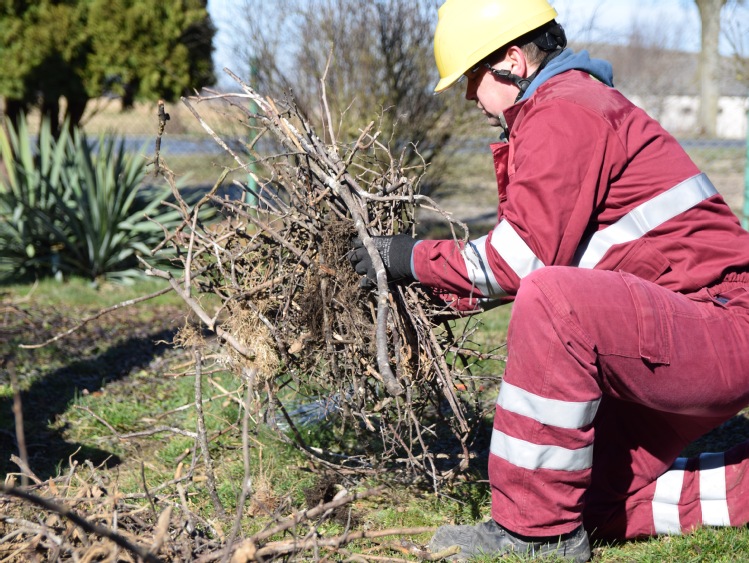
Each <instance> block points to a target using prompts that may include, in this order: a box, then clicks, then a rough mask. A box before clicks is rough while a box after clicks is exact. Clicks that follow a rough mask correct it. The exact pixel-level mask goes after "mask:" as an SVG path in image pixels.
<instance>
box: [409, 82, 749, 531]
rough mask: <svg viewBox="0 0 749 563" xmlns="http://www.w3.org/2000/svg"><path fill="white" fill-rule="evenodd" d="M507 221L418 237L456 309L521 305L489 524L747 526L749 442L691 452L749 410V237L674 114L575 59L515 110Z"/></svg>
mask: <svg viewBox="0 0 749 563" xmlns="http://www.w3.org/2000/svg"><path fill="white" fill-rule="evenodd" d="M505 118H506V120H507V123H508V126H509V131H510V134H509V138H508V142H507V143H503V144H498V145H494V146H493V147H492V149H493V152H494V158H495V168H496V173H497V180H498V185H499V216H498V223H497V225H496V227H495V228H494V229H493V230H492V231H491V232H490V233H489V234H488V235H487V236H485V237H482V238H479V239H477V240H473V241H469V242H468V243H467V244H466V245H465V246H464V245H462V244H459V243H455V242H454V241H451V240H442V241H430V240H424V241H420V242H419V243H418V244H417V245H416V246H415V247H414V251H413V256H412V260H413V271H414V273H415V275H416V277H417V279H418V280H419V281H420V282H421V283H423V284H425V285H428V286H431V287H434V288H436V289H437V290H439V291H441V292H442V293H444V294H446V295H447V294H450V295H453V296H455V298H456V300H455V301H454V305H455V306H457V307H459V308H467V307H473V306H476V305H478V306H479V307H480V306H481V305H482V304H483V303H484V302H485V301H490V300H497V299H499V300H507V301H510V300H513V299H514V301H515V303H514V306H513V312H512V319H511V321H510V329H509V335H508V352H509V354H508V362H507V369H506V373H505V377H504V381H503V383H502V386H501V390H500V393H499V398H498V399H497V405H496V414H495V418H494V429H493V433H492V439H491V453H490V456H489V480H490V483H491V488H492V517H493V518H494V519H495V520H496V521H497V522H498V523H499V524H501V525H502V526H505V527H506V528H508V529H509V530H511V531H513V532H515V533H519V534H525V535H529V536H549V535H556V534H563V533H566V532H570V531H572V530H573V529H575V528H576V527H577V526H578V525H579V524H580V523H581V522H584V524H585V527H586V529H587V530H588V532H589V533H591V534H592V535H594V536H597V537H618V538H634V537H642V536H650V535H655V534H658V533H681V532H682V531H687V530H689V529H692V528H694V527H695V526H698V525H702V524H704V525H733V526H736V525H742V524H744V523H746V522H747V521H749V490H748V489H749V477H748V478H747V479H743V477H744V473H745V472H746V470H747V469H749V444H743V445H741V446H738V447H736V448H734V449H733V450H731V451H729V452H725V453H710V454H702V455H701V456H699V458H694V459H689V460H687V459H684V458H679V457H678V456H679V454H680V452H681V451H682V450H683V448H684V447H685V446H687V445H688V444H689V443H690V442H692V441H694V440H695V439H696V438H698V437H699V436H701V435H703V434H704V433H706V432H707V431H709V430H710V429H712V428H714V427H716V426H718V425H720V424H721V423H722V422H724V421H725V420H727V419H729V418H731V417H732V416H733V415H735V414H736V413H737V412H738V411H739V410H741V409H742V408H743V407H745V406H746V405H748V404H749V233H748V232H746V231H744V230H743V229H742V228H741V226H740V224H739V222H738V220H737V218H736V217H735V215H734V214H733V213H732V212H731V210H730V209H729V208H728V206H727V205H726V203H725V201H724V200H723V198H722V197H721V196H720V195H719V194H718V193H717V192H716V191H715V188H714V187H713V186H712V184H711V183H710V181H709V180H708V179H707V177H706V176H705V175H704V174H700V172H699V170H698V169H697V167H696V166H695V164H694V163H693V162H692V161H691V160H690V158H689V157H688V156H687V155H686V153H685V152H684V151H683V150H682V148H681V147H680V146H679V144H678V143H677V141H676V140H675V139H674V138H673V137H672V136H671V135H669V134H668V133H667V132H666V131H664V130H663V129H662V128H661V126H660V125H659V124H658V123H657V122H656V121H655V120H653V119H651V118H650V117H648V116H647V114H646V113H645V112H643V111H642V110H640V109H638V108H637V107H636V106H634V105H633V104H632V103H631V102H629V101H628V100H627V99H626V98H625V97H624V96H622V95H621V94H620V93H619V92H617V91H616V90H615V89H613V88H609V87H607V86H605V85H603V84H601V83H599V82H596V81H594V80H593V79H592V78H591V77H590V76H589V75H587V74H585V73H583V72H580V71H576V70H572V71H567V72H564V73H562V74H560V75H558V76H555V77H553V78H551V79H549V80H548V81H547V82H546V83H544V84H542V85H541V86H539V88H538V90H537V91H536V92H535V93H534V94H533V95H532V96H531V97H530V98H529V99H527V100H524V101H521V102H519V103H517V104H515V105H514V106H512V107H511V108H509V109H508V110H507V111H506V112H505Z"/></svg>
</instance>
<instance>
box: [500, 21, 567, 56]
mask: <svg viewBox="0 0 749 563" xmlns="http://www.w3.org/2000/svg"><path fill="white" fill-rule="evenodd" d="M566 45H567V38H566V37H565V34H564V29H563V28H562V26H561V25H559V24H558V23H557V21H556V20H551V21H550V22H548V23H546V24H544V25H542V26H541V27H537V28H536V29H534V30H531V31H529V32H528V33H526V34H525V35H521V36H520V37H518V38H517V39H514V40H513V41H511V42H510V43H508V44H507V45H505V46H504V47H501V48H500V49H497V50H496V51H494V53H492V54H491V55H489V56H488V57H486V59H485V60H486V61H487V62H488V63H490V64H494V63H496V62H497V61H499V60H500V59H503V58H504V56H505V55H506V54H507V50H508V49H509V48H510V47H512V46H516V47H520V49H521V50H522V51H523V54H524V55H525V58H526V59H527V60H528V63H529V64H531V65H540V64H541V63H542V62H543V61H544V59H545V58H546V57H547V56H548V55H549V53H550V52H551V51H556V50H557V49H564V47H565V46H566Z"/></svg>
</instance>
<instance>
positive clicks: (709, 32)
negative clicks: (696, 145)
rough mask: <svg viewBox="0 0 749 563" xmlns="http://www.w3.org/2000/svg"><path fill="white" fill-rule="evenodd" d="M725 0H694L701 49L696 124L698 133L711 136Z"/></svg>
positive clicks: (716, 107) (714, 116)
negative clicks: (698, 20)
mask: <svg viewBox="0 0 749 563" xmlns="http://www.w3.org/2000/svg"><path fill="white" fill-rule="evenodd" d="M726 2H727V0H695V3H696V4H697V8H698V9H699V11H700V21H701V22H702V48H701V49H700V56H699V68H698V73H699V80H700V110H699V114H698V116H697V117H698V121H697V127H698V132H699V134H700V135H703V136H706V137H715V134H716V126H717V121H718V98H719V96H720V87H719V82H720V52H719V49H718V44H719V40H720V10H721V8H722V7H723V6H724V5H725V4H726Z"/></svg>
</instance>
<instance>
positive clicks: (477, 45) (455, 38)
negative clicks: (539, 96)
mask: <svg viewBox="0 0 749 563" xmlns="http://www.w3.org/2000/svg"><path fill="white" fill-rule="evenodd" d="M556 16H557V11H556V10H555V9H554V8H552V6H551V5H550V4H549V3H548V2H547V1H546V0H447V1H446V2H445V3H444V4H442V6H440V9H439V12H438V21H437V29H436V30H435V32H434V59H435V61H436V62H437V69H438V70H439V72H440V81H439V82H438V83H437V86H436V87H435V88H434V91H435V92H442V91H443V90H446V89H447V88H449V87H450V86H452V85H453V84H455V83H456V82H457V81H458V80H459V79H460V77H461V76H463V75H464V74H465V73H466V72H468V71H469V70H470V69H471V68H473V67H474V66H476V64H477V63H478V62H480V61H481V60H482V59H483V58H484V57H486V56H487V55H490V54H491V53H493V52H494V51H496V50H497V49H499V48H500V47H503V46H505V45H507V44H508V43H510V42H511V41H512V40H514V39H517V38H518V37H520V36H522V35H525V34H526V33H528V32H529V31H533V30H534V29H536V28H537V27H541V26H542V25H543V24H545V23H548V22H550V21H551V20H553V19H554V18H556Z"/></svg>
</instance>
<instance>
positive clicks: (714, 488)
mask: <svg viewBox="0 0 749 563" xmlns="http://www.w3.org/2000/svg"><path fill="white" fill-rule="evenodd" d="M700 506H701V508H702V523H703V524H705V525H706V526H730V525H731V519H730V517H729V515H728V501H727V500H726V468H725V459H724V456H723V454H722V453H704V454H700Z"/></svg>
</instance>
